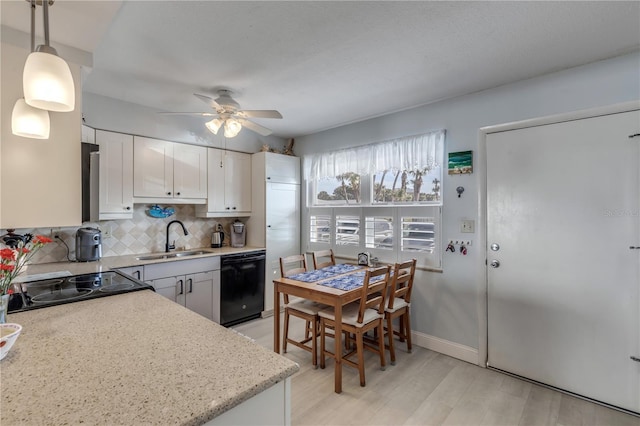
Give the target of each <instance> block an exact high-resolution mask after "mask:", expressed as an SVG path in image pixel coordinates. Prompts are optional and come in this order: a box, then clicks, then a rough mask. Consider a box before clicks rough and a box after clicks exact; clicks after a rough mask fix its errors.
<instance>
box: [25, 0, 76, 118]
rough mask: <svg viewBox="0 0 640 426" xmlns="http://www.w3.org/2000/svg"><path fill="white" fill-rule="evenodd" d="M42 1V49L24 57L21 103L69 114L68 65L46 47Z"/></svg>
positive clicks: (46, 6) (48, 1)
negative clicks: (22, 98) (22, 99)
mask: <svg viewBox="0 0 640 426" xmlns="http://www.w3.org/2000/svg"><path fill="white" fill-rule="evenodd" d="M50 4H53V1H52V0H43V1H42V9H43V16H44V43H45V44H44V45H39V46H38V47H37V48H36V50H35V52H32V53H31V54H29V56H28V57H27V61H26V63H25V64H24V71H23V74H22V87H23V91H24V99H25V102H26V103H27V104H29V105H31V106H32V107H36V108H40V109H46V110H49V111H56V112H69V111H73V109H74V108H75V101H76V95H75V87H74V84H73V77H72V76H71V70H70V69H69V65H68V64H67V63H66V62H65V61H64V59H62V58H61V57H59V56H58V52H56V49H54V48H53V47H51V46H50V45H49V5H50Z"/></svg>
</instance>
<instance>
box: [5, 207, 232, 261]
mask: <svg viewBox="0 0 640 426" xmlns="http://www.w3.org/2000/svg"><path fill="white" fill-rule="evenodd" d="M149 207H151V206H150V205H144V204H137V205H135V206H134V210H133V219H124V220H105V221H99V222H85V223H83V224H82V226H83V227H84V226H91V227H94V228H95V227H97V228H100V229H101V230H102V233H103V235H102V256H103V257H107V256H122V255H130V254H143V253H154V252H162V251H164V248H165V247H164V246H165V242H166V229H167V224H168V223H169V222H170V221H172V220H175V219H177V220H179V221H181V222H182V223H184V226H185V227H186V228H187V230H188V231H189V235H187V236H185V235H183V233H182V229H181V228H180V225H177V224H174V225H172V226H171V229H170V235H169V242H170V243H172V242H173V241H174V240H175V245H176V249H177V250H181V249H191V248H199V247H210V246H211V232H212V231H213V230H214V228H215V227H216V226H217V224H218V223H221V224H222V226H223V228H224V231H225V239H224V245H225V246H227V245H229V244H230V241H229V240H230V236H229V232H230V230H231V229H230V225H231V223H232V222H233V221H234V220H235V219H234V218H217V219H203V218H198V217H196V216H195V206H193V205H176V206H172V207H174V208H175V211H176V213H175V214H174V215H173V216H171V217H168V218H164V219H157V218H154V217H151V216H149V215H147V210H148V209H149ZM163 207H166V206H164V205H163ZM241 220H243V219H241ZM243 221H244V220H243ZM54 229H55V230H56V232H55V233H56V234H57V235H59V236H60V238H61V239H62V240H63V241H64V242H65V243H66V244H67V245H68V246H69V258H70V259H71V260H73V259H75V244H76V239H75V237H76V230H77V229H78V228H77V227H74V228H54ZM27 232H30V233H32V234H34V235H37V234H41V235H45V236H51V228H35V229H17V230H16V233H19V234H24V233H27ZM5 233H6V230H4V229H3V230H2V231H0V235H3V234H5ZM66 260H67V248H66V247H65V245H64V244H63V243H61V242H60V241H59V240H57V239H56V240H54V242H53V243H51V244H47V245H45V246H44V247H42V249H41V250H40V251H39V252H38V253H36V254H35V255H34V256H33V258H32V259H31V263H50V262H63V261H66Z"/></svg>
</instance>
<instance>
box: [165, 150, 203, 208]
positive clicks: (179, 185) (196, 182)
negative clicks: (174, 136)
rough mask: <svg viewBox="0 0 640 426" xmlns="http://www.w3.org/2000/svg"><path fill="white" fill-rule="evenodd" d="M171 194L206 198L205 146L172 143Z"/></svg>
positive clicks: (180, 196)
mask: <svg viewBox="0 0 640 426" xmlns="http://www.w3.org/2000/svg"><path fill="white" fill-rule="evenodd" d="M173 191H174V193H173V196H174V197H178V198H207V148H206V147H204V146H195V145H187V144H183V143H175V144H173Z"/></svg>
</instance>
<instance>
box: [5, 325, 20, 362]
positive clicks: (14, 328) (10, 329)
mask: <svg viewBox="0 0 640 426" xmlns="http://www.w3.org/2000/svg"><path fill="white" fill-rule="evenodd" d="M21 331H22V326H21V325H19V324H10V323H7V324H0V360H1V359H3V358H4V357H5V356H7V354H8V353H9V350H10V349H11V347H12V346H13V344H14V343H15V342H16V340H18V336H19V335H20V332H21Z"/></svg>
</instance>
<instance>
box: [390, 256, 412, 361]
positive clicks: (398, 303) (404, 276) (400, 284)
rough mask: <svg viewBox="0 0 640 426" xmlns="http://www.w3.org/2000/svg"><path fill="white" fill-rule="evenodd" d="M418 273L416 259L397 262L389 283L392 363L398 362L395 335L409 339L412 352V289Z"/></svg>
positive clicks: (403, 339)
mask: <svg viewBox="0 0 640 426" xmlns="http://www.w3.org/2000/svg"><path fill="white" fill-rule="evenodd" d="M415 274H416V259H411V260H408V261H406V262H402V263H396V264H395V265H394V267H393V278H392V279H391V284H389V298H388V301H387V306H386V308H385V310H384V316H385V320H386V327H385V333H386V335H387V336H388V347H389V354H390V357H391V364H392V365H393V364H395V363H396V352H395V348H394V345H393V340H394V335H395V336H398V337H399V338H400V341H401V342H404V341H405V340H406V341H407V352H409V353H411V318H410V315H409V311H410V308H411V289H412V288H413V279H414V276H415ZM396 318H400V321H399V327H398V330H394V329H393V320H394V319H396Z"/></svg>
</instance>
